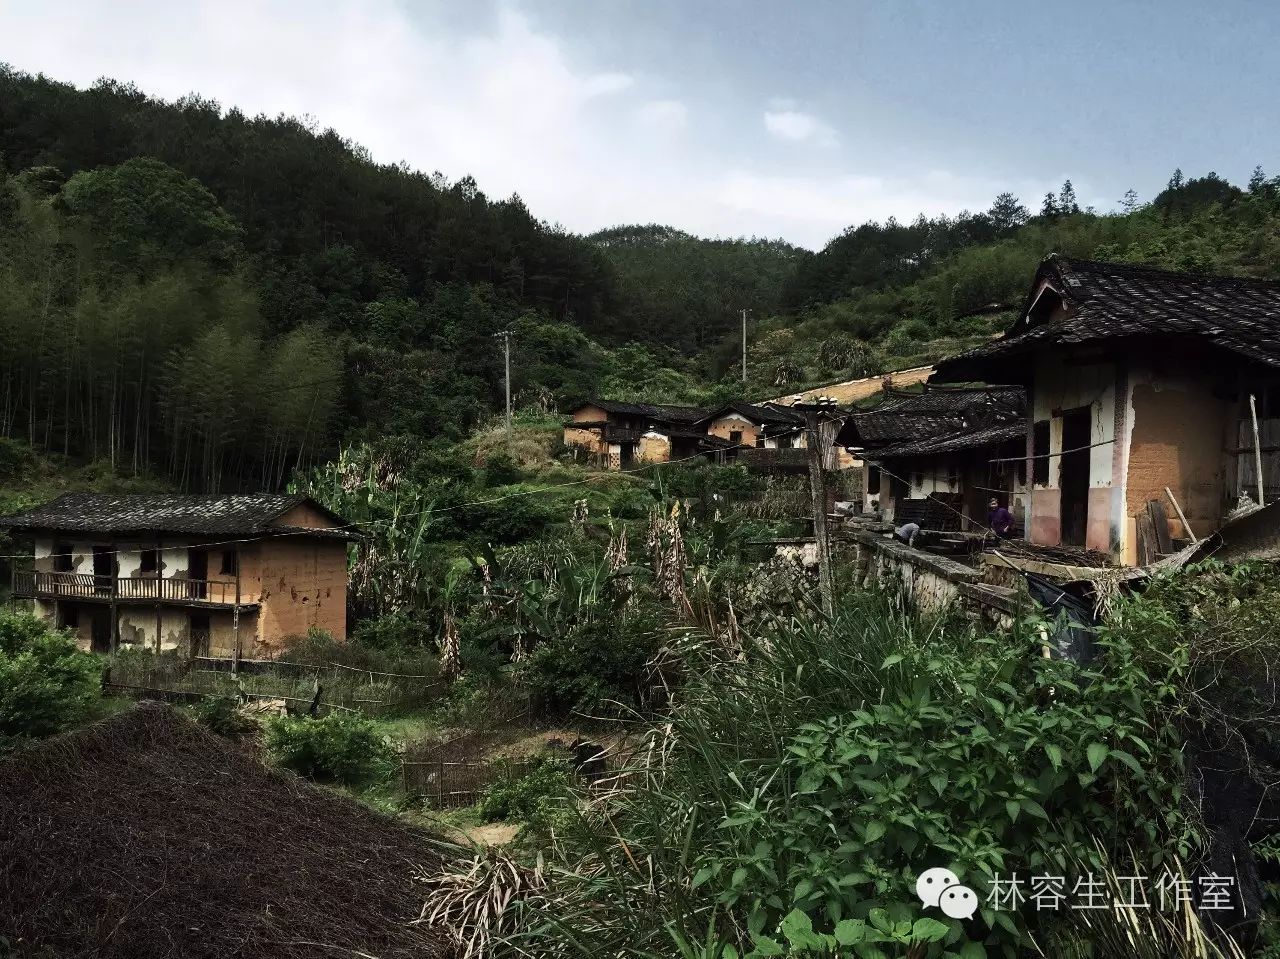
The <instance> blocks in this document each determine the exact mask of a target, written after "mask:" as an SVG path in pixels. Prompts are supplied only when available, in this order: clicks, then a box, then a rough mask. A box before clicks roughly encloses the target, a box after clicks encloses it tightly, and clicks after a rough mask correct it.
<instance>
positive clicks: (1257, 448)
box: [1249, 393, 1267, 506]
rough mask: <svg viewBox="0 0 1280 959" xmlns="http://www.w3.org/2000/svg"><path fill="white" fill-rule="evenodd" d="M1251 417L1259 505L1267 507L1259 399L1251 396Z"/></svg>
mask: <svg viewBox="0 0 1280 959" xmlns="http://www.w3.org/2000/svg"><path fill="white" fill-rule="evenodd" d="M1249 416H1250V418H1251V419H1252V420H1253V467H1254V469H1256V470H1257V471H1258V505H1259V506H1266V505H1267V502H1266V498H1265V497H1266V494H1265V493H1264V492H1263V487H1262V440H1260V439H1258V398H1257V397H1256V396H1254V395H1253V394H1252V393H1250V394H1249Z"/></svg>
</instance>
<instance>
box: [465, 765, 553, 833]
mask: <svg viewBox="0 0 1280 959" xmlns="http://www.w3.org/2000/svg"><path fill="white" fill-rule="evenodd" d="M569 782H570V770H569V764H568V762H566V761H565V760H564V759H561V758H560V757H558V756H540V757H539V758H538V759H537V760H536V761H535V765H534V767H533V768H532V769H530V770H529V772H527V773H525V774H524V775H523V776H521V777H519V778H517V779H510V778H506V779H499V780H498V781H497V782H494V783H492V784H490V786H489V788H488V789H486V790H485V791H484V796H483V797H481V799H480V803H479V811H480V816H481V818H482V819H484V821H485V822H497V821H498V820H516V821H520V822H533V821H535V820H538V819H540V818H542V817H544V816H545V815H546V814H548V813H549V812H550V811H551V808H552V807H554V806H555V805H556V804H558V802H559V801H560V800H562V799H563V798H564V797H565V796H566V795H568V793H569Z"/></svg>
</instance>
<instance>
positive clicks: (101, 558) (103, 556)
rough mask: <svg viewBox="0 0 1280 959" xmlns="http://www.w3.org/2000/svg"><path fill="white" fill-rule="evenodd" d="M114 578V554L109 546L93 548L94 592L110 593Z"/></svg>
mask: <svg viewBox="0 0 1280 959" xmlns="http://www.w3.org/2000/svg"><path fill="white" fill-rule="evenodd" d="M115 578H116V554H115V551H114V550H112V549H111V547H109V546H95V547H94V548H93V587H94V590H95V591H96V592H99V593H109V592H111V587H112V585H113V584H112V580H114V579H115Z"/></svg>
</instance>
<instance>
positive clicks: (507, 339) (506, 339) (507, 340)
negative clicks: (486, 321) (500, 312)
mask: <svg viewBox="0 0 1280 959" xmlns="http://www.w3.org/2000/svg"><path fill="white" fill-rule="evenodd" d="M493 335H494V336H496V337H501V338H502V347H503V352H504V353H505V355H506V356H505V358H506V369H507V375H506V391H507V455H508V456H509V455H511V331H510V330H503V331H502V332H500V333H495V334H493Z"/></svg>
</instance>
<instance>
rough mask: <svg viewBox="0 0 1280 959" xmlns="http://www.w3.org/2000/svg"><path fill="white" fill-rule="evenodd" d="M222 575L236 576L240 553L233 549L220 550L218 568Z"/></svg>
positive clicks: (238, 570)
mask: <svg viewBox="0 0 1280 959" xmlns="http://www.w3.org/2000/svg"><path fill="white" fill-rule="evenodd" d="M218 572H219V573H221V574H222V575H223V576H237V575H239V573H240V553H239V551H238V550H234V549H224V550H223V551H222V568H221V569H220V570H218Z"/></svg>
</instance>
